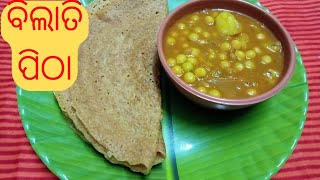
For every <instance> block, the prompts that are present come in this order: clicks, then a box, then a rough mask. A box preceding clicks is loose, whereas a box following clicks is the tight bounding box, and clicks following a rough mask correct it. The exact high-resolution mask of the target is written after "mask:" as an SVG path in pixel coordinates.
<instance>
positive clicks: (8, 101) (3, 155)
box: [0, 0, 320, 180]
mask: <svg viewBox="0 0 320 180" xmlns="http://www.w3.org/2000/svg"><path fill="white" fill-rule="evenodd" d="M260 2H261V3H262V4H263V5H264V6H266V7H267V8H268V9H269V10H270V11H271V12H272V13H273V14H274V15H275V16H276V17H278V19H279V20H280V21H281V22H282V23H283V25H284V26H285V27H286V28H287V30H288V31H289V32H290V33H291V35H292V37H293V39H294V41H295V43H296V44H297V46H298V48H299V50H300V52H301V54H302V57H303V60H304V63H305V66H306V69H307V73H308V81H309V89H310V97H309V98H310V102H309V111H308V117H307V122H306V125H305V128H304V131H303V134H302V137H301V139H300V141H299V143H298V146H297V148H296V149H295V151H294V153H293V155H292V156H291V158H290V159H289V161H288V162H287V163H286V165H285V166H284V167H283V168H282V169H281V170H280V172H279V173H278V174H277V175H276V176H275V177H274V178H273V179H275V180H282V179H294V180H295V179H299V180H300V179H320V1H319V0H277V1H273V0H260ZM5 5H6V0H0V12H1V11H2V9H3V8H4V7H5ZM2 178H4V179H21V180H22V179H23V180H24V179H56V177H55V176H54V175H53V174H52V173H51V172H50V171H49V170H48V169H47V168H46V167H45V165H44V164H43V163H42V162H41V161H40V159H39V158H38V157H37V155H36V154H35V153H34V151H33V149H32V148H31V146H30V145H29V142H28V140H27V137H26V135H25V133H24V130H23V127H22V124H21V121H20V117H19V113H18V109H17V102H16V89H15V83H14V82H13V80H12V77H11V51H10V47H9V46H8V45H7V44H6V43H5V42H4V41H3V39H2V38H1V37H0V179H2Z"/></svg>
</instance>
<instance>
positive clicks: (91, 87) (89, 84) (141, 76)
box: [55, 0, 167, 174]
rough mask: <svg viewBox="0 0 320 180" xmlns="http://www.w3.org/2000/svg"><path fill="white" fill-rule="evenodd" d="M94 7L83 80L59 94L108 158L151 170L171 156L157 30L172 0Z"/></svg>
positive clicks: (108, 1)
mask: <svg viewBox="0 0 320 180" xmlns="http://www.w3.org/2000/svg"><path fill="white" fill-rule="evenodd" d="M88 12H89V13H90V17H89V21H90V33H89V36H88V38H87V40H86V41H85V42H84V43H83V44H82V45H81V47H80V48H79V74H78V78H77V81H76V83H75V84H74V85H73V86H72V87H71V88H69V89H68V90H66V91H63V92H55V96H56V98H57V100H58V103H59V105H60V107H61V109H62V110H63V112H64V113H65V114H66V115H67V116H68V117H69V119H70V120H71V122H72V123H73V124H74V126H75V128H76V129H77V130H79V131H80V132H81V133H82V134H83V136H84V138H85V139H86V140H87V141H88V142H90V143H91V144H92V145H93V146H94V148H95V149H96V150H97V151H99V152H100V153H102V154H103V155H104V156H105V158H106V159H108V160H109V161H110V162H112V163H114V164H121V165H125V166H127V167H129V168H130V169H131V170H133V171H135V172H141V173H144V174H148V173H149V171H150V169H151V168H152V166H153V165H156V164H158V163H160V162H162V161H163V160H164V158H165V146H164V142H163V137H162V133H161V122H160V121H161V95H160V87H159V71H158V70H159V69H158V68H159V61H158V56H157V47H156V35H157V32H158V30H159V27H160V24H161V22H162V21H163V19H164V18H165V16H166V14H167V4H166V0H96V1H95V2H93V4H91V5H90V6H89V7H88Z"/></svg>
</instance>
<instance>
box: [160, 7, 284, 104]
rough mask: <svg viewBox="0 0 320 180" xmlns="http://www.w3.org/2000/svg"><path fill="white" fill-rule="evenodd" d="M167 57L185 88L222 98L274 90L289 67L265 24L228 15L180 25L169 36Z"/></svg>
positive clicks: (203, 14) (188, 19) (207, 14)
mask: <svg viewBox="0 0 320 180" xmlns="http://www.w3.org/2000/svg"><path fill="white" fill-rule="evenodd" d="M164 54H165V57H166V60H167V63H168V65H169V66H170V67H171V69H172V71H173V72H174V73H175V74H176V75H177V76H178V77H179V78H181V79H182V80H183V81H184V82H185V83H187V84H188V85H190V86H192V87H194V88H196V89H197V90H198V91H200V92H202V93H205V94H208V95H210V96H214V97H219V98H231V99H241V98H248V97H253V96H257V95H260V94H262V93H264V92H266V91H268V90H270V89H272V88H273V87H274V86H275V85H276V84H277V83H278V81H279V80H280V78H281V74H282V70H283V64H284V62H283V61H284V57H283V52H282V47H281V43H280V42H279V41H278V40H277V38H276V37H275V36H274V35H273V34H272V33H271V32H270V31H269V30H268V29H267V28H266V27H265V26H264V25H263V24H261V23H260V22H258V21H256V20H255V19H253V18H250V17H248V16H246V15H243V14H240V13H236V12H231V11H227V10H214V9H213V10H211V9H210V10H209V9H207V10H203V11H199V12H195V13H192V14H189V15H186V16H184V17H182V18H181V19H179V20H178V21H177V22H176V23H174V24H173V25H172V27H170V29H169V30H168V32H167V34H166V36H165V41H164Z"/></svg>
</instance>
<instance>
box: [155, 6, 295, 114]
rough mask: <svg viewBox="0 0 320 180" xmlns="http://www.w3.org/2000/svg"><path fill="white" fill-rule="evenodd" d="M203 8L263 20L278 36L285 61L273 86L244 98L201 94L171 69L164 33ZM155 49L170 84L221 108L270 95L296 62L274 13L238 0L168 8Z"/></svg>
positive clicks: (236, 106)
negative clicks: (256, 94) (281, 74)
mask: <svg viewBox="0 0 320 180" xmlns="http://www.w3.org/2000/svg"><path fill="white" fill-rule="evenodd" d="M203 9H226V10H231V11H235V12H239V13H242V14H244V15H247V16H249V17H252V18H254V19H256V20H257V21H259V22H261V23H263V24H264V25H265V26H266V27H267V28H268V29H269V30H270V31H271V32H272V33H273V34H274V35H275V36H276V37H277V39H278V40H279V41H280V42H281V44H282V50H283V52H284V60H285V63H284V69H283V76H282V79H281V80H280V81H279V83H278V84H277V85H276V86H275V87H274V88H272V89H271V90H269V91H267V92H265V93H264V94H261V95H258V96H256V97H251V98H246V99H225V98H216V97H212V96H209V95H206V94H203V93H201V92H199V91H198V90H196V89H194V88H192V87H190V86H189V85H188V84H186V83H185V82H183V81H182V80H181V79H180V78H179V77H177V76H176V75H175V74H174V73H173V72H172V70H171V68H170V67H169V65H168V64H167V61H166V58H165V55H164V51H163V43H164V37H165V35H166V33H167V31H168V30H169V28H170V27H171V26H172V25H173V24H174V23H175V22H176V21H177V20H178V19H180V18H181V17H183V16H185V15H186V14H190V13H193V12H196V11H200V10H203ZM158 52H159V56H160V60H161V64H162V66H163V67H164V70H165V71H166V73H167V74H168V76H169V77H170V79H171V81H172V82H173V84H174V85H175V86H176V87H177V89H178V90H179V91H180V92H181V93H182V94H184V95H185V96H186V97H187V98H188V99H190V100H191V101H193V102H195V103H197V104H200V105H202V106H204V107H208V108H214V109H224V110H229V109H240V108H245V107H248V106H251V105H254V104H257V103H259V102H262V101H264V100H267V99H269V98H271V97H272V96H274V95H275V94H277V93H278V92H279V91H280V90H282V89H283V88H284V87H285V85H286V84H287V83H288V81H289V80H290V78H291V76H292V74H293V72H294V67H295V62H296V59H295V58H296V54H295V48H294V43H293V41H292V39H291V37H290V35H289V33H288V32H287V31H286V29H285V28H284V27H283V26H282V25H281V24H280V22H279V21H278V20H277V19H276V18H275V17H274V16H272V15H271V14H269V13H267V12H265V11H263V10H262V9H260V8H259V7H257V6H255V5H252V4H250V3H247V2H244V1H239V0H197V1H191V2H189V3H187V4H184V5H182V6H180V7H179V8H177V9H176V10H175V11H173V12H171V13H170V15H169V16H168V17H167V18H166V19H165V21H164V22H163V24H162V25H161V28H160V32H159V34H158Z"/></svg>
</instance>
